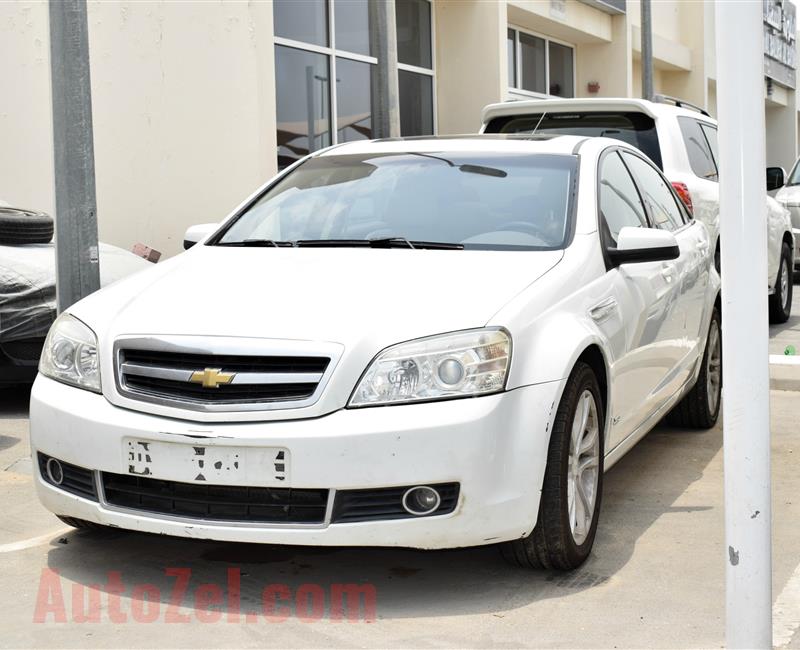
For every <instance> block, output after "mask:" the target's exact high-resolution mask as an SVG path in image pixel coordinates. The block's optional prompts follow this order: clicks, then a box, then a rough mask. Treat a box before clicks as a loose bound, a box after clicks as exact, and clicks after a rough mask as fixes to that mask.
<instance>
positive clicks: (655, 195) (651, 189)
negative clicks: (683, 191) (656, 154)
mask: <svg viewBox="0 0 800 650" xmlns="http://www.w3.org/2000/svg"><path fill="white" fill-rule="evenodd" d="M622 155H623V157H624V158H625V164H627V165H628V167H629V168H630V170H631V174H633V177H634V178H635V179H636V182H637V184H638V186H639V189H640V190H641V192H642V198H643V199H644V202H645V205H646V206H647V209H648V211H649V212H650V218H651V219H652V220H653V225H654V226H655V227H656V228H661V229H662V230H670V231H672V230H677V229H678V228H680V227H681V226H682V225H683V223H684V221H683V217H682V216H681V211H680V208H679V207H678V204H677V202H676V200H675V195H674V194H673V193H672V188H671V187H670V186H669V185H667V182H666V181H665V180H664V179H663V178H662V177H661V174H659V173H658V172H657V171H656V169H655V168H654V167H653V166H652V165H651V164H650V163H647V162H645V161H644V160H642V159H641V158H639V156H636V155H634V154H630V153H628V152H623V153H622Z"/></svg>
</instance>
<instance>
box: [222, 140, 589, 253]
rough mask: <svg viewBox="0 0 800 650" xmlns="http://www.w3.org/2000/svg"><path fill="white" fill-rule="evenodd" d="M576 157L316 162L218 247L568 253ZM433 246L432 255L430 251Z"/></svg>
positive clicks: (387, 156) (287, 180)
mask: <svg viewBox="0 0 800 650" xmlns="http://www.w3.org/2000/svg"><path fill="white" fill-rule="evenodd" d="M576 162H577V158H576V157H575V156H572V155H552V154H530V153H525V154H521V153H520V154H517V153H514V154H509V153H502V154H493V153H465V152H458V153H450V152H444V153H412V152H408V153H381V154H357V155H356V154H349V155H327V156H319V157H315V158H310V159H309V160H307V161H306V162H305V163H303V164H302V165H300V166H299V167H297V168H296V169H294V170H293V171H292V172H290V173H289V174H288V175H287V176H285V177H284V178H283V179H281V180H280V181H279V182H278V183H277V184H276V185H274V186H273V187H272V188H270V189H268V190H266V191H265V192H264V194H262V195H261V196H260V197H259V198H258V199H257V200H256V201H255V202H254V203H252V204H251V205H250V206H248V207H247V208H246V209H245V211H244V212H243V213H242V214H241V215H240V216H239V217H238V218H237V219H236V220H235V221H234V222H233V223H232V224H231V225H230V226H229V227H228V228H227V229H226V230H224V231H223V234H222V235H221V236H217V237H216V238H215V239H214V240H212V242H211V243H212V244H216V245H229V246H230V245H237V244H240V245H245V244H247V243H248V242H250V243H253V244H257V243H259V242H262V243H269V244H270V245H325V242H330V245H334V243H337V244H338V245H353V246H355V245H359V244H368V243H369V242H370V241H373V242H374V241H376V240H381V241H382V242H384V243H387V242H388V243H392V244H394V243H396V244H397V247H413V248H418V247H421V248H424V247H425V246H424V244H425V243H426V242H427V243H442V244H443V243H448V244H454V245H457V246H453V247H454V248H455V247H457V248H462V247H463V248H478V249H490V250H508V249H512V250H513V249H522V250H554V249H558V248H563V247H564V245H565V243H566V240H567V236H568V226H569V222H570V219H569V216H568V215H569V214H570V211H571V205H572V195H573V185H574V176H575V173H576ZM431 247H433V246H431Z"/></svg>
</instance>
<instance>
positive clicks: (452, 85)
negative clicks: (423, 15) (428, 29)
mask: <svg viewBox="0 0 800 650" xmlns="http://www.w3.org/2000/svg"><path fill="white" fill-rule="evenodd" d="M434 12H435V16H434V24H435V29H436V32H435V43H436V97H437V99H436V103H437V107H436V108H437V122H438V132H439V133H440V134H448V133H449V134H453V133H475V132H476V131H477V130H478V129H479V128H480V126H481V109H482V108H483V107H484V106H485V105H486V104H490V103H492V102H499V101H502V100H503V99H505V96H506V92H507V89H508V63H507V58H506V28H507V18H506V4H505V2H473V1H472V0H467V1H465V0H447V1H443V0H437V1H436V2H435V3H434Z"/></svg>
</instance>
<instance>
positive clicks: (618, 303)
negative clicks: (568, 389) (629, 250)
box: [590, 148, 675, 451]
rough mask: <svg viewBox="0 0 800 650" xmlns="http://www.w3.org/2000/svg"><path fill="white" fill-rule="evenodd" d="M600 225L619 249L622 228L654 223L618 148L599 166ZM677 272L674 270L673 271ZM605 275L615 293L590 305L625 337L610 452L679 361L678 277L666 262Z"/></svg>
mask: <svg viewBox="0 0 800 650" xmlns="http://www.w3.org/2000/svg"><path fill="white" fill-rule="evenodd" d="M598 172H599V173H598V178H599V187H598V194H599V196H598V204H599V208H600V210H599V214H598V226H599V229H600V238H601V241H602V242H603V246H604V247H605V248H606V249H608V248H615V247H616V243H617V235H618V234H619V231H620V230H621V229H622V228H623V227H626V226H628V227H641V228H647V227H650V226H651V223H650V221H649V220H648V217H647V210H646V209H645V205H644V201H643V200H642V197H641V195H640V192H639V190H638V189H637V186H636V184H635V182H634V180H633V177H632V176H631V174H630V172H629V170H628V168H627V166H626V165H625V163H624V162H623V159H622V157H621V155H620V152H619V151H618V150H617V149H616V148H612V149H610V150H607V151H606V152H605V153H604V155H603V156H602V157H601V159H600V162H599V170H598ZM673 273H674V271H673ZM606 280H607V281H608V283H609V284H610V293H611V297H610V298H607V299H605V300H604V301H603V302H602V303H600V304H599V305H597V306H595V307H594V308H593V309H592V310H590V315H591V317H592V318H593V319H594V320H595V321H596V322H597V326H598V327H599V329H600V330H601V331H603V333H604V334H605V335H606V336H607V337H609V338H612V336H613V338H615V339H616V338H617V337H616V336H614V334H615V333H612V332H611V331H606V330H610V329H611V328H615V327H618V323H614V322H612V321H611V319H609V320H606V319H605V318H604V313H605V311H606V310H608V309H611V308H615V309H616V310H618V313H619V314H620V315H621V320H622V326H623V330H624V341H622V342H619V341H618V340H615V341H614V342H615V345H614V347H615V351H616V357H615V358H614V359H613V361H612V363H611V369H610V370H611V375H612V381H611V412H610V414H609V415H610V417H609V423H610V427H609V431H608V438H607V447H606V449H607V451H611V450H612V449H613V448H614V447H616V446H617V445H618V444H619V443H620V442H622V441H623V440H624V439H625V438H626V437H628V436H629V435H630V434H631V433H633V432H634V431H635V430H636V429H637V428H638V427H639V426H640V425H641V424H642V423H643V422H645V420H647V418H648V417H649V416H650V415H651V414H652V413H653V412H654V411H655V410H656V409H657V407H658V404H657V394H658V392H659V387H660V386H661V385H662V384H663V381H664V378H665V376H667V375H668V374H669V372H670V371H671V369H672V367H673V366H674V359H673V357H672V355H670V354H667V353H665V351H664V348H665V345H664V342H665V341H667V340H668V338H669V336H670V328H671V327H673V323H672V322H671V320H670V316H671V313H672V310H673V309H674V306H675V304H674V303H675V300H674V291H673V278H672V277H671V276H670V275H669V273H666V272H665V269H664V267H663V263H661V262H641V263H636V264H624V265H621V266H617V267H613V266H611V264H610V263H609V264H608V273H607V277H606ZM607 303H609V304H607Z"/></svg>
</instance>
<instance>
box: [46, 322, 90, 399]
mask: <svg viewBox="0 0 800 650" xmlns="http://www.w3.org/2000/svg"><path fill="white" fill-rule="evenodd" d="M39 372H41V373H42V374H43V375H45V376H47V377H50V378H51V379H55V380H56V381H62V382H64V383H65V384H70V385H72V386H77V387H78V388H85V389H87V390H92V391H94V392H96V393H99V392H100V366H99V364H98V359H97V337H96V336H95V334H94V332H93V331H92V330H90V329H89V328H88V327H87V326H86V325H84V324H83V323H82V322H81V321H79V320H78V319H77V318H75V317H74V316H70V315H69V314H62V315H61V316H59V317H58V318H57V319H56V322H55V323H53V326H52V327H51V328H50V332H49V333H48V334H47V339H46V340H45V342H44V349H43V350H42V358H41V359H40V360H39Z"/></svg>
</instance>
